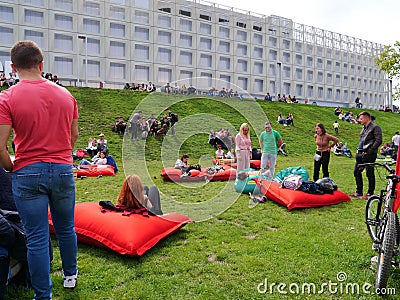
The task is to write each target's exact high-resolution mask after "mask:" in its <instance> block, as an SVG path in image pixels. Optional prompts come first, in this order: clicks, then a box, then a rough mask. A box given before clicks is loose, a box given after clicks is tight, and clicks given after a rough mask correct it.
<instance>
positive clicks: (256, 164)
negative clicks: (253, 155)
mask: <svg viewBox="0 0 400 300" xmlns="http://www.w3.org/2000/svg"><path fill="white" fill-rule="evenodd" d="M260 167H261V160H259V159H250V168H252V169H259V168H260Z"/></svg>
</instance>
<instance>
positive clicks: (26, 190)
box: [0, 41, 398, 299]
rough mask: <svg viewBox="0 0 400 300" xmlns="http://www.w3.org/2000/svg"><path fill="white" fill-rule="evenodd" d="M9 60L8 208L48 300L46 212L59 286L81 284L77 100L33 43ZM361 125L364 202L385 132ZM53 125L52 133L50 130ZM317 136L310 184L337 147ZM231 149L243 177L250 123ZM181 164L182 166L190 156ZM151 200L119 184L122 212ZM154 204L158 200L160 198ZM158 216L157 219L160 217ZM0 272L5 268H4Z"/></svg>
mask: <svg viewBox="0 0 400 300" xmlns="http://www.w3.org/2000/svg"><path fill="white" fill-rule="evenodd" d="M11 61H12V69H13V72H16V73H18V75H19V78H20V82H19V83H18V85H16V86H12V87H11V88H10V89H8V90H6V91H3V92H2V93H1V94H0V166H1V167H2V168H4V170H6V171H8V172H11V174H10V175H12V185H13V186H12V192H11V193H12V198H13V199H12V200H10V201H14V202H15V208H16V209H17V211H18V218H20V219H21V221H22V224H23V230H24V233H23V234H24V235H25V236H26V251H27V252H26V253H27V254H26V258H27V262H28V267H29V274H30V282H31V284H32V287H33V289H34V298H35V299H51V297H52V281H51V278H50V262H51V251H50V249H52V248H51V246H50V237H49V225H48V213H49V211H50V214H51V216H52V220H53V224H54V228H55V232H56V235H57V238H58V240H59V244H58V246H59V251H60V257H61V267H62V272H61V276H62V282H63V287H64V288H67V289H70V288H75V286H76V283H77V280H78V265H77V251H78V247H77V236H76V232H75V229H74V205H75V199H76V195H75V183H74V178H73V172H72V163H73V161H72V156H71V152H72V149H73V147H74V145H75V143H76V141H77V139H78V135H79V131H78V106H77V102H76V100H75V98H74V97H73V96H72V95H71V94H70V93H69V92H68V91H67V90H65V89H63V88H62V87H60V86H57V85H55V84H53V83H51V82H49V80H46V79H44V78H43V77H42V76H41V73H42V70H43V53H42V51H41V49H40V48H39V46H38V45H37V44H36V43H34V42H32V41H21V42H17V43H16V44H15V45H14V46H13V47H12V49H11ZM32 81H35V83H36V84H35V85H32V84H31V83H32ZM26 95H30V97H26ZM21 101H23V102H24V105H23V106H21V105H18V104H19V103H21ZM358 122H359V123H360V124H361V125H362V126H363V128H362V130H361V132H360V141H359V145H358V147H357V154H356V164H355V167H354V172H353V174H354V177H355V181H356V191H355V192H354V193H353V194H351V196H353V197H359V198H364V199H366V198H368V197H369V196H370V195H372V194H373V193H374V191H375V175H374V168H373V167H365V166H360V165H361V164H364V163H371V162H374V161H375V160H376V158H377V152H378V149H379V147H380V145H381V143H382V130H381V128H380V127H379V126H378V125H377V124H375V122H374V121H373V119H372V117H371V115H370V113H369V112H366V111H364V112H361V113H360V114H359V115H358ZM54 124H57V126H53V125H54ZM264 125H265V131H262V132H261V133H260V135H259V137H258V142H259V144H260V147H261V151H262V155H261V170H262V171H265V170H266V168H267V163H268V162H269V169H268V171H269V174H268V175H269V177H271V178H272V177H273V175H274V167H275V162H276V157H277V153H278V148H279V147H280V146H281V145H282V143H283V141H282V137H281V135H280V134H279V132H277V131H276V130H274V129H272V124H271V122H269V121H267V122H265V124H264ZM172 127H173V126H172ZM33 128H34V130H32V129H33ZM12 130H13V131H14V132H15V139H14V142H15V145H16V159H15V160H14V161H12V160H11V158H10V155H9V153H8V151H7V142H8V138H9V136H10V133H11V131H12ZM315 130H316V133H315V135H314V139H315V143H316V153H315V156H314V175H313V179H314V180H316V179H318V177H319V170H320V167H321V166H322V171H323V176H324V177H329V169H328V166H329V158H330V150H331V149H332V147H333V146H334V145H335V144H336V143H337V142H338V140H337V138H336V137H334V136H332V135H329V134H328V133H327V132H326V130H325V127H324V126H323V124H321V123H318V124H317V125H316V127H315ZM396 135H398V133H396ZM103 138H104V136H103ZM97 142H98V141H97ZM103 143H104V142H103ZM234 145H235V154H236V158H237V170H238V172H240V171H241V170H244V169H247V168H249V167H250V159H251V157H252V148H251V139H250V128H249V125H248V124H247V123H243V124H241V126H240V129H239V133H238V134H237V135H236V136H235V143H234ZM394 146H397V147H398V143H397V144H395V145H394ZM55 153H56V154H57V155H55ZM38 158H40V159H38ZM182 158H183V159H182V161H183V160H186V164H187V159H188V156H187V157H182ZM365 168H366V175H367V178H368V192H367V194H366V195H363V180H362V171H363V170H364V169H365ZM37 176H40V177H41V178H42V180H41V182H40V185H41V187H42V189H38V188H37V180H33V179H34V178H37ZM20 178H31V179H32V180H23V182H22V183H21V182H20V180H19V179H20ZM0 186H1V187H4V184H3V183H1V184H0ZM9 190H10V189H9ZM153 191H154V189H153ZM150 193H151V188H150V189H148V192H147V189H146V188H145V187H144V186H143V184H142V182H141V180H140V178H139V177H138V176H136V175H130V176H128V177H127V178H126V179H125V181H124V183H123V186H122V188H121V191H120V194H119V196H118V200H117V203H118V204H119V205H122V206H124V207H126V208H127V209H129V208H135V207H140V208H143V207H145V208H148V209H149V210H150V211H151V210H152V209H154V208H155V207H157V206H159V205H158V204H159V198H158V200H157V199H155V200H154V198H152V197H151V196H150ZM146 194H147V197H146ZM155 194H157V191H155ZM1 195H4V193H2V194H1ZM155 197H156V198H157V195H155ZM32 200H34V201H32ZM157 201H158V202H157ZM158 208H159V209H160V207H158ZM158 213H161V212H160V210H159V211H158ZM0 241H1V244H0V262H1V263H3V262H4V260H7V259H9V257H10V255H12V253H13V250H14V249H11V248H10V246H8V244H7V243H5V242H7V241H6V240H5V239H3V238H2V239H0ZM24 242H25V240H24ZM22 259H24V258H22ZM1 266H2V267H4V264H1ZM5 274H6V272H4V271H3V270H1V272H0V297H3V295H4V292H5V291H4V286H5V280H6V279H7V277H6V276H4V275H5Z"/></svg>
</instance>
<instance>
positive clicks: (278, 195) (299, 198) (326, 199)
mask: <svg viewBox="0 0 400 300" xmlns="http://www.w3.org/2000/svg"><path fill="white" fill-rule="evenodd" d="M253 180H254V181H255V182H256V183H257V186H258V188H259V189H260V191H261V193H262V194H264V195H265V196H267V198H268V199H271V200H272V201H274V202H276V203H278V204H281V205H284V206H286V207H287V209H289V210H291V209H294V208H311V207H320V206H325V205H332V204H338V203H341V202H348V201H350V197H349V196H348V195H347V194H345V193H343V192H341V191H334V192H333V194H323V195H315V194H309V193H305V192H302V191H296V190H290V189H285V188H281V185H280V184H279V183H276V182H273V181H270V180H265V179H264V180H260V178H254V179H253Z"/></svg>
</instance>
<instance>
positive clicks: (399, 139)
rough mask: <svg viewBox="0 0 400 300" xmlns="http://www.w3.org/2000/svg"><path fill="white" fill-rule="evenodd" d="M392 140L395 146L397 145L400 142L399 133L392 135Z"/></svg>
mask: <svg viewBox="0 0 400 300" xmlns="http://www.w3.org/2000/svg"><path fill="white" fill-rule="evenodd" d="M392 142H393V143H394V144H395V146H398V145H399V142H400V135H399V134H396V135H394V136H393V137H392Z"/></svg>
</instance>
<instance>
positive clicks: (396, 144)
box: [392, 131, 400, 155]
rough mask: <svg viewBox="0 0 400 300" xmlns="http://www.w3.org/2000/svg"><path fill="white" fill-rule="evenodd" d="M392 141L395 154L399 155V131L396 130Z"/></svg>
mask: <svg viewBox="0 0 400 300" xmlns="http://www.w3.org/2000/svg"><path fill="white" fill-rule="evenodd" d="M392 142H393V147H394V154H395V155H397V150H399V143H400V135H399V132H398V131H396V133H395V135H394V136H393V137H392Z"/></svg>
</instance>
